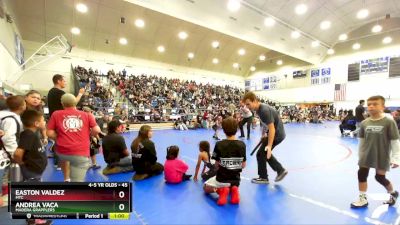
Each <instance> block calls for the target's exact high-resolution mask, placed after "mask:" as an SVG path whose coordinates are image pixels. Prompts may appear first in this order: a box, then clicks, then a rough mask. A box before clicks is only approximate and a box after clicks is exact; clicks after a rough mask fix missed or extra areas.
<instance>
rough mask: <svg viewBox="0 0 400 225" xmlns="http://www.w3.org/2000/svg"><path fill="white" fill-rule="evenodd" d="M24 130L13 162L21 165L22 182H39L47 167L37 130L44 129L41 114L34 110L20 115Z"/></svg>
mask: <svg viewBox="0 0 400 225" xmlns="http://www.w3.org/2000/svg"><path fill="white" fill-rule="evenodd" d="M21 120H22V123H23V124H24V127H25V130H24V131H23V132H22V133H21V135H20V139H19V143H18V148H17V150H16V151H15V153H14V158H15V161H16V162H17V163H18V164H20V165H21V171H22V175H23V177H24V180H36V181H40V179H41V177H42V173H43V171H44V169H46V166H47V157H46V154H45V147H44V146H43V145H42V142H41V141H40V138H39V136H38V135H37V134H36V131H37V130H38V129H45V128H46V122H45V120H44V117H43V114H42V113H40V112H38V111H36V110H26V111H25V112H24V113H23V114H22V115H21Z"/></svg>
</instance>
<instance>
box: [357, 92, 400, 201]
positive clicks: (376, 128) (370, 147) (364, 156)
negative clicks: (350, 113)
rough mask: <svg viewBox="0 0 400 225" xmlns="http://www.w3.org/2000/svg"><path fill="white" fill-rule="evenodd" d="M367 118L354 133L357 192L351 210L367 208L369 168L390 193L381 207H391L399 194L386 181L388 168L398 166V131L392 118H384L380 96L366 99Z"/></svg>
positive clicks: (399, 149)
mask: <svg viewBox="0 0 400 225" xmlns="http://www.w3.org/2000/svg"><path fill="white" fill-rule="evenodd" d="M367 105H368V113H369V115H370V117H369V118H368V119H365V120H364V121H362V122H361V126H360V131H359V133H358V135H359V138H360V142H359V150H358V155H359V161H358V166H359V169H358V189H359V191H360V194H359V199H358V200H357V201H355V202H353V203H351V207H352V208H362V207H366V206H368V201H367V195H366V192H367V187H368V184H367V177H368V173H369V169H370V168H374V169H375V171H376V174H375V179H376V181H378V183H380V184H381V185H382V186H383V187H384V188H385V189H386V191H387V192H388V193H389V194H390V198H389V200H388V201H386V202H384V204H388V205H389V206H392V205H394V204H395V203H396V199H397V197H398V196H399V193H398V192H397V191H395V190H394V188H393V185H392V183H391V182H390V181H389V180H388V179H387V178H386V172H387V171H389V168H390V166H392V168H396V167H398V166H399V164H400V144H399V131H398V130H397V125H396V123H395V121H394V120H393V119H390V118H388V117H386V116H385V114H384V113H383V110H384V109H385V99H384V98H383V97H382V96H372V97H370V98H369V99H368V100H367Z"/></svg>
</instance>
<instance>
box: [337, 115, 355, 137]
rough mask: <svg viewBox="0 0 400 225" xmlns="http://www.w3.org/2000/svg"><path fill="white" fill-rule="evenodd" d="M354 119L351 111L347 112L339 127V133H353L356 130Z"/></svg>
mask: <svg viewBox="0 0 400 225" xmlns="http://www.w3.org/2000/svg"><path fill="white" fill-rule="evenodd" d="M356 121H357V119H356V117H355V116H354V115H353V110H349V111H348V112H347V116H346V117H345V118H344V119H343V121H342V123H341V124H340V125H339V129H340V133H341V134H342V136H343V135H344V130H350V131H351V132H352V131H355V130H356Z"/></svg>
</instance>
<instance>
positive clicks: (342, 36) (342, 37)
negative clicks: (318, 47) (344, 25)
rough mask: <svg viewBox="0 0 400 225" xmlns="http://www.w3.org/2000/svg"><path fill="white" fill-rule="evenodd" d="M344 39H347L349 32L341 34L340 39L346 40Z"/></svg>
mask: <svg viewBox="0 0 400 225" xmlns="http://www.w3.org/2000/svg"><path fill="white" fill-rule="evenodd" d="M344 40H347V34H341V35H339V41H344Z"/></svg>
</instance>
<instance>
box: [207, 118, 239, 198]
mask: <svg viewBox="0 0 400 225" xmlns="http://www.w3.org/2000/svg"><path fill="white" fill-rule="evenodd" d="M222 129H223V130H224V133H225V134H226V137H227V138H226V139H225V140H222V141H219V142H217V143H216V144H215V147H214V152H213V155H212V159H215V161H216V165H217V167H218V171H217V175H216V176H215V177H212V178H210V179H208V180H207V181H206V182H205V184H204V191H205V192H206V193H213V192H217V193H218V195H219V199H218V201H217V204H218V205H225V204H226V203H227V198H228V194H229V192H231V204H239V201H240V197H239V184H240V173H241V172H242V169H243V168H244V167H245V166H246V145H245V144H244V142H243V141H240V140H236V132H237V129H238V123H237V121H236V120H235V119H234V118H233V117H228V118H226V119H224V120H223V121H222ZM229 187H230V188H229Z"/></svg>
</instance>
